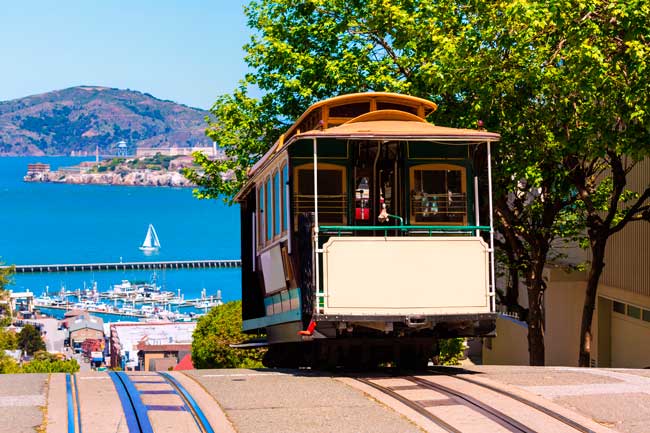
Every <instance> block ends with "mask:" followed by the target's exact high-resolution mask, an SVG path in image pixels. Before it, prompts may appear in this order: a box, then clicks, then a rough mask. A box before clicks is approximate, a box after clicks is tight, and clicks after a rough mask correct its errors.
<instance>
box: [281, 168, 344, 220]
mask: <svg viewBox="0 0 650 433" xmlns="http://www.w3.org/2000/svg"><path fill="white" fill-rule="evenodd" d="M295 173H296V176H295V177H296V182H295V183H294V203H293V205H294V211H295V212H294V214H295V222H294V223H295V224H296V226H297V224H298V223H297V221H298V215H300V214H301V213H305V212H307V213H310V212H314V165H313V164H305V165H301V166H299V167H298V168H296V170H295ZM346 217H347V193H346V186H345V167H341V166H337V165H335V164H328V163H321V164H318V221H319V223H321V224H345V223H346Z"/></svg>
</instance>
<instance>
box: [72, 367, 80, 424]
mask: <svg viewBox="0 0 650 433" xmlns="http://www.w3.org/2000/svg"><path fill="white" fill-rule="evenodd" d="M72 383H73V385H74V396H75V400H76V401H77V425H78V426H79V430H78V431H77V432H78V433H82V430H81V405H80V404H79V388H78V387H77V375H76V374H73V375H72Z"/></svg>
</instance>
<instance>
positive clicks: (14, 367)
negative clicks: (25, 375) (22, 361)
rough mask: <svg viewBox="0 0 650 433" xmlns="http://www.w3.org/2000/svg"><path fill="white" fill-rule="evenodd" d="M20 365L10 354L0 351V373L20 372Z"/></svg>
mask: <svg viewBox="0 0 650 433" xmlns="http://www.w3.org/2000/svg"><path fill="white" fill-rule="evenodd" d="M21 372H22V370H21V368H20V365H18V363H17V362H16V361H14V360H13V358H11V357H10V356H7V355H5V354H4V352H0V374H14V373H21Z"/></svg>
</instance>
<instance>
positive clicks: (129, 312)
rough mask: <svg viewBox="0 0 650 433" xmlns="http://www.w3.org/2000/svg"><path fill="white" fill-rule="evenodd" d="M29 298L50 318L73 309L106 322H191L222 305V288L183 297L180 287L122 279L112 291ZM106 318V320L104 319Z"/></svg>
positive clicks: (84, 291)
mask: <svg viewBox="0 0 650 433" xmlns="http://www.w3.org/2000/svg"><path fill="white" fill-rule="evenodd" d="M21 295H22V297H23V298H25V299H27V298H29V299H28V302H27V305H29V306H30V308H33V309H34V310H38V311H40V312H41V313H43V314H47V315H50V316H53V317H59V316H63V315H64V314H65V313H66V312H68V311H72V310H81V311H85V312H88V313H92V314H97V315H102V316H103V317H102V318H103V319H105V320H106V321H109V322H110V321H114V320H121V319H124V318H127V319H136V320H140V319H153V320H169V321H192V320H195V319H196V318H198V317H199V316H201V315H202V314H205V313H206V312H207V311H208V309H210V308H213V307H216V306H219V305H222V304H223V300H222V295H221V290H217V292H216V295H212V296H208V295H207V290H206V289H202V290H201V296H200V297H199V298H196V299H186V298H185V296H184V295H183V294H182V293H181V290H180V289H179V290H178V291H177V293H176V294H174V293H173V292H170V291H161V290H160V287H159V286H157V285H156V283H155V276H154V281H153V282H152V283H147V282H142V281H139V282H131V281H128V280H122V281H121V282H120V283H118V284H114V285H113V286H112V290H110V291H107V292H99V291H98V290H97V285H96V284H93V287H92V288H91V289H88V288H85V289H84V290H81V289H77V290H66V289H65V288H61V290H60V291H59V293H57V294H56V295H55V296H50V294H49V293H48V292H44V293H43V294H41V295H40V296H38V297H34V296H33V294H32V293H30V292H25V293H22V294H21ZM107 319H108V320H107Z"/></svg>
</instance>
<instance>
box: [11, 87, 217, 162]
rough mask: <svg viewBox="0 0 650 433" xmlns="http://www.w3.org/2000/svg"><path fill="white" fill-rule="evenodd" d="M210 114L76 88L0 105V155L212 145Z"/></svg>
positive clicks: (123, 93) (125, 93) (140, 96)
mask: <svg viewBox="0 0 650 433" xmlns="http://www.w3.org/2000/svg"><path fill="white" fill-rule="evenodd" d="M207 114H208V113H207V112H206V111H204V110H199V109H197V108H191V107H187V106H185V105H181V104H177V103H174V102H171V101H163V100H160V99H157V98H155V97H153V96H151V95H149V94H148V93H140V92H137V91H133V90H120V89H112V88H108V87H97V86H80V87H71V88H69V89H64V90H57V91H53V92H48V93H43V94H40V95H33V96H28V97H25V98H20V99H14V100H12V101H2V102H0V155H69V154H71V153H72V152H74V153H75V154H79V153H80V152H88V153H89V154H93V153H94V152H95V147H96V146H99V151H100V153H102V154H113V153H115V146H116V145H117V143H118V142H119V141H121V140H124V141H126V142H127V143H128V145H129V147H130V148H131V150H133V148H134V147H136V146H137V147H172V146H176V147H185V146H210V145H211V142H210V140H209V139H208V138H207V137H206V136H205V134H204V130H205V127H206V124H205V120H204V119H205V116H206V115H207Z"/></svg>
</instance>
